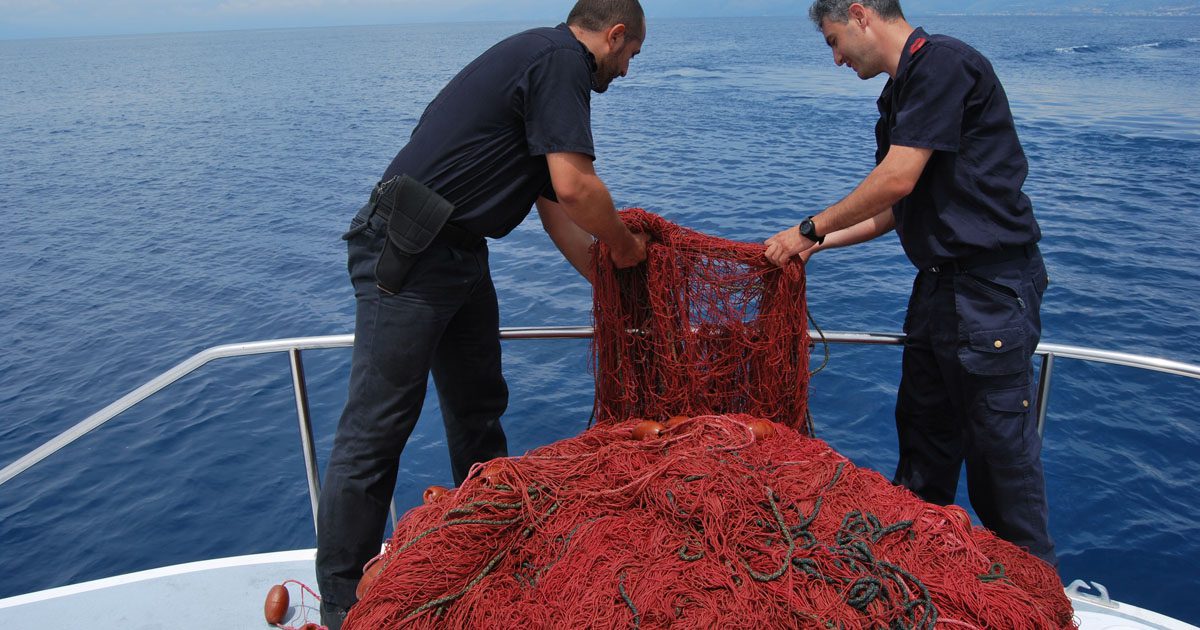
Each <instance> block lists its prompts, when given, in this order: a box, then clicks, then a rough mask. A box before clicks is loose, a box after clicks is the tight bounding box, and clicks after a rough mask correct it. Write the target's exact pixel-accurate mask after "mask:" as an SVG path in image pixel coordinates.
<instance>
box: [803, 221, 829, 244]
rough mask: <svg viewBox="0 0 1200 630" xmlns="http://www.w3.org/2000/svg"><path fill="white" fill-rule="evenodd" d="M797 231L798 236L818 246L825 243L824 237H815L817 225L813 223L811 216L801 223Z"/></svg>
mask: <svg viewBox="0 0 1200 630" xmlns="http://www.w3.org/2000/svg"><path fill="white" fill-rule="evenodd" d="M797 229H799V230H800V236H803V237H804V238H806V239H808V240H810V241H812V242H814V243H816V244H818V245H820V244H821V243H824V242H825V237H824V236H817V224H815V223H813V218H812V217H811V216H810V217H808V218H807V219H805V220H803V221H801V222H800V225H799V227H798V228H797Z"/></svg>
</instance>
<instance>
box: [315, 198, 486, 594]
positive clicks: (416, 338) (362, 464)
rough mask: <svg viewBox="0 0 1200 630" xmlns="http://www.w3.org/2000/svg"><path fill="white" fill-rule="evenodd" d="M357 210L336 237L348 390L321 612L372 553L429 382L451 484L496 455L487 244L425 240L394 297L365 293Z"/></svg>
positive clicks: (368, 279) (327, 529)
mask: <svg viewBox="0 0 1200 630" xmlns="http://www.w3.org/2000/svg"><path fill="white" fill-rule="evenodd" d="M369 212H370V208H369V207H365V208H364V209H363V210H362V211H360V212H359V214H358V216H356V217H355V219H354V221H353V222H352V223H351V229H350V231H349V232H348V233H347V235H346V238H347V246H348V251H349V265H348V266H349V271H350V279H351V282H352V283H353V284H354V295H355V299H356V307H357V312H356V315H355V323H354V354H353V359H352V363H351V372H350V392H349V398H348V400H347V402H346V407H345V409H344V410H343V412H342V417H341V420H340V421H339V422H338V428H337V434H336V436H335V437H334V443H333V452H332V453H331V454H330V457H329V462H328V464H327V465H326V468H325V479H324V482H323V483H322V485H321V500H320V506H319V510H318V523H317V581H318V583H319V585H320V590H321V596H322V598H323V599H324V602H325V603H326V605H327V606H330V607H338V608H349V607H350V606H351V605H353V604H354V603H355V601H356V599H357V598H356V597H355V595H354V590H355V588H356V587H357V585H358V581H359V579H360V578H361V576H362V567H363V564H365V563H366V562H367V560H370V559H371V558H372V557H374V556H375V555H376V554H378V553H379V548H380V544H381V543H382V541H383V533H384V528H385V526H386V521H387V514H388V507H389V505H390V502H391V499H392V493H393V491H394V490H395V486H396V475H397V471H398V470H399V462H400V453H401V451H402V450H403V449H404V445H405V442H406V441H407V440H408V437H409V435H410V434H411V433H412V431H413V428H414V426H415V425H416V422H417V418H418V416H419V415H420V413H421V407H422V405H423V403H424V401H425V391H426V383H427V382H428V378H429V375H430V373H431V372H432V374H433V380H434V384H435V385H436V387H437V394H438V400H439V402H440V403H441V410H442V420H443V423H444V424H445V428H446V441H447V444H448V446H449V449H450V461H451V465H452V469H453V474H454V481H455V484H456V485H457V484H461V483H462V481H463V480H464V479H465V478H466V476H467V473H468V471H469V470H470V468H471V466H472V465H473V464H475V463H476V462H481V461H487V460H490V459H494V458H496V457H505V456H507V455H508V446H507V442H506V439H505V436H504V430H503V428H502V427H501V426H500V416H501V414H502V413H504V410H505V408H506V407H507V405H508V387H507V385H506V384H505V382H504V376H503V374H502V373H501V369H500V338H499V310H498V307H497V303H496V290H495V288H494V286H493V285H492V278H491V273H490V270H489V268H488V251H487V245H486V244H484V242H483V241H482V240H481V242H480V245H479V246H478V247H474V248H462V247H459V246H455V245H448V244H444V243H441V242H437V241H435V242H434V243H433V244H431V245H430V246H429V248H428V249H426V250H425V251H424V252H422V253H421V254H420V255H419V257H418V259H417V260H416V261H415V263H414V266H413V268H412V270H411V271H410V272H409V274H408V276H407V277H406V278H405V280H404V284H403V285H402V286H401V288H400V290H399V291H398V292H396V293H394V294H390V293H387V292H385V291H381V290H380V289H379V287H378V286H376V281H375V262H376V260H377V259H378V257H379V253H380V251H382V248H383V244H384V238H385V235H384V232H385V228H384V221H383V219H382V217H379V216H378V215H370V214H369Z"/></svg>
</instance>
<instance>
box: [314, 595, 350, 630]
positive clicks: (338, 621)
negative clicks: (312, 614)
mask: <svg viewBox="0 0 1200 630" xmlns="http://www.w3.org/2000/svg"><path fill="white" fill-rule="evenodd" d="M348 614H350V610H349V609H348V608H340V607H338V606H335V605H333V604H327V603H325V602H321V625H322V626H325V627H326V628H329V630H342V622H343V621H345V620H346V615H348Z"/></svg>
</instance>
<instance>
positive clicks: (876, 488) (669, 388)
mask: <svg viewBox="0 0 1200 630" xmlns="http://www.w3.org/2000/svg"><path fill="white" fill-rule="evenodd" d="M623 217H624V219H625V220H626V221H627V222H628V223H629V224H630V226H631V227H633V228H634V229H640V230H642V231H647V232H650V233H651V234H652V235H653V236H654V238H655V241H656V242H655V244H654V245H652V246H651V248H650V253H649V256H650V257H649V260H648V264H647V265H646V266H645V269H644V270H641V271H638V270H633V271H616V270H614V269H612V268H611V267H610V266H608V265H606V264H604V261H606V260H607V256H606V255H605V254H604V252H603V251H601V252H599V253H598V255H597V256H596V259H597V260H598V262H597V266H596V267H595V268H594V271H595V285H596V289H595V293H596V324H597V331H596V342H595V349H596V354H597V356H596V380H597V389H598V392H597V398H598V401H597V415H598V419H599V420H600V422H599V424H598V425H597V426H596V427H593V428H592V429H590V430H588V431H586V432H584V433H583V434H581V435H580V436H578V437H576V438H572V439H567V440H562V441H560V442H557V443H554V444H551V445H549V446H545V447H542V448H539V449H537V450H535V451H532V452H530V453H528V454H526V455H524V456H522V457H512V458H506V459H498V460H494V461H492V462H488V463H487V464H482V465H477V466H476V467H475V468H474V469H472V472H471V475H470V476H469V477H468V479H467V481H466V482H464V483H463V485H462V487H460V488H458V489H457V490H454V491H450V492H448V493H444V494H440V493H428V494H427V504H426V505H423V506H420V507H417V508H414V509H413V510H411V511H409V512H408V513H407V514H406V515H405V516H404V518H403V519H401V521H400V523H399V524H398V525H397V527H396V532H395V534H394V536H393V537H392V539H391V540H390V541H389V542H388V545H387V548H386V551H385V552H384V554H383V555H382V556H381V558H380V559H379V560H378V562H377V563H376V564H375V565H374V569H376V571H372V573H377V576H378V577H377V578H376V579H375V581H374V582H373V583H372V584H370V585H369V587H366V586H367V585H366V582H365V581H364V585H363V586H364V587H366V589H365V593H364V594H363V595H362V599H361V601H359V603H358V604H357V605H355V606H354V608H352V609H351V612H350V616H349V618H348V619H347V620H346V624H345V626H344V628H346V630H378V629H380V628H397V627H418V628H420V627H428V628H434V627H436V628H576V627H586V628H631V627H632V628H665V627H679V628H718V627H719V628H846V629H849V628H888V629H901V628H905V629H917V628H920V629H928V630H932V629H933V628H935V626H939V627H942V628H946V627H960V628H1006V629H1007V628H1012V629H1020V628H1072V627H1074V623H1073V621H1072V611H1071V606H1070V603H1069V601H1068V600H1067V598H1066V596H1065V595H1064V593H1063V590H1062V586H1061V584H1060V582H1059V580H1058V576H1057V574H1056V573H1055V571H1054V569H1053V568H1051V567H1050V566H1049V565H1047V564H1045V563H1043V562H1042V561H1041V560H1038V559H1036V558H1034V557H1033V556H1030V555H1029V554H1026V553H1025V552H1023V551H1021V550H1019V549H1017V548H1016V547H1014V546H1013V545H1010V544H1008V543H1006V542H1003V541H1001V540H999V539H997V538H996V537H995V536H994V535H993V534H991V533H989V532H987V531H986V530H983V529H981V528H972V527H971V524H970V520H969V518H968V517H967V514H966V512H965V511H963V510H962V509H961V508H958V507H955V506H949V507H939V506H935V505H931V504H928V503H925V502H923V501H921V500H920V499H919V498H917V497H916V496H914V495H913V494H911V493H910V492H908V491H907V490H905V489H903V488H899V487H896V486H893V485H892V484H891V483H889V482H888V480H886V479H884V478H883V477H882V476H880V475H879V474H878V473H876V472H873V471H869V470H864V469H859V468H856V467H855V466H854V465H853V464H851V463H850V462H849V461H848V460H847V459H846V458H844V457H842V456H841V455H839V454H838V453H836V452H835V451H833V450H832V449H831V448H830V447H829V446H828V445H826V444H825V443H824V442H822V441H820V440H817V439H814V438H811V437H809V436H808V435H807V433H809V429H808V425H807V423H806V422H805V421H804V418H805V417H806V413H805V398H806V396H805V395H806V393H807V359H808V338H807V336H806V335H807V333H806V326H805V324H806V322H805V319H806V318H805V307H804V300H803V293H804V277H803V270H802V268H801V267H800V266H799V265H792V266H789V267H788V268H787V269H785V270H783V271H777V270H772V269H770V268H768V267H767V265H766V262H765V261H764V260H760V258H761V256H762V247H761V246H757V245H754V246H751V245H739V244H735V243H729V242H727V241H720V240H718V239H713V238H710V237H707V236H704V235H700V234H697V233H695V232H692V231H689V230H684V229H683V228H679V227H677V226H673V225H671V224H669V223H667V222H665V221H664V220H662V219H660V218H658V217H655V216H653V215H650V214H647V213H644V212H642V211H627V212H625V213H623ZM784 302H787V303H786V304H785V303H784ZM762 381H766V382H767V383H769V387H764V386H763V385H762ZM743 410H752V411H753V412H752V413H749V414H746V413H737V412H739V411H743ZM677 414H682V416H679V415H677ZM671 416H676V417H674V418H671V419H670V421H669V422H666V423H665V425H657V424H652V423H650V421H648V420H644V418H651V419H655V420H667V419H668V417H671ZM763 417H767V418H772V419H775V420H778V421H779V423H772V422H767V421H766V420H762V419H760V418H763ZM629 418H632V419H629ZM635 436H637V437H636V438H635Z"/></svg>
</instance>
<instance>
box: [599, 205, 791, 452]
mask: <svg viewBox="0 0 1200 630" xmlns="http://www.w3.org/2000/svg"><path fill="white" fill-rule="evenodd" d="M621 218H622V219H623V220H624V221H625V223H626V225H628V226H629V227H630V229H631V230H633V231H635V232H645V233H647V234H649V235H650V237H651V242H650V246H649V247H648V248H647V258H646V264H645V265H639V266H638V267H635V268H633V269H628V270H618V269H616V268H614V267H613V266H612V264H611V262H610V259H609V256H608V249H607V247H605V246H604V245H603V244H601V245H600V246H599V247H598V250H599V251H598V255H596V256H593V257H592V278H593V280H592V283H593V285H594V292H595V308H594V319H595V328H596V337H595V340H594V341H593V346H594V349H595V352H594V356H595V358H594V365H593V371H594V372H595V374H596V420H597V421H598V422H601V423H603V422H618V421H621V420H625V419H627V418H654V419H666V418H668V417H670V416H672V415H675V414H693V415H699V414H720V413H747V414H751V415H754V416H758V417H760V418H768V419H770V420H774V421H776V422H780V423H782V424H786V425H788V426H791V427H803V430H804V432H805V433H806V434H808V435H811V434H812V430H811V425H810V424H809V422H808V413H807V401H808V356H809V345H810V342H811V341H810V339H809V335H808V316H807V310H806V308H805V301H804V267H803V266H802V265H799V264H795V265H789V266H787V267H785V268H784V269H779V268H778V267H776V266H775V265H773V264H771V263H770V262H768V261H767V259H766V258H765V257H763V247H762V245H755V244H752V243H738V242H734V241H728V240H724V239H720V238H716V237H712V236H708V235H705V234H701V233H699V232H695V231H693V230H689V229H687V228H683V227H680V226H678V225H675V224H673V223H670V222H668V221H666V220H665V219H663V218H661V217H659V216H657V215H654V214H651V213H649V212H646V211H644V210H641V209H637V208H634V209H630V210H625V211H622V213H621Z"/></svg>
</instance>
